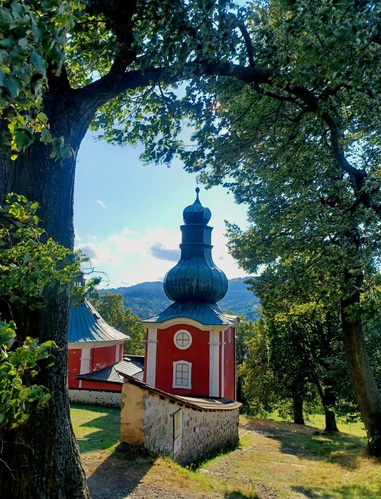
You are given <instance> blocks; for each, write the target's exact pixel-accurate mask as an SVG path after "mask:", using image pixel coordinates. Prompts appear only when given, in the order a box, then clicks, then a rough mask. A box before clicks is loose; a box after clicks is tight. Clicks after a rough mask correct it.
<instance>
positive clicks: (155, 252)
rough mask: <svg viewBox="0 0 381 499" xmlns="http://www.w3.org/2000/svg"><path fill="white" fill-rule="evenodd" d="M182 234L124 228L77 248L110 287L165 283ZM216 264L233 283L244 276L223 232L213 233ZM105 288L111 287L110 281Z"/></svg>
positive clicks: (83, 242) (160, 230)
mask: <svg viewBox="0 0 381 499" xmlns="http://www.w3.org/2000/svg"><path fill="white" fill-rule="evenodd" d="M180 243H181V233H180V231H179V230H177V231H170V230H168V229H165V228H161V227H159V228H155V229H147V230H146V231H145V232H144V233H138V232H135V231H132V230H130V229H129V228H128V227H124V228H123V229H122V230H121V231H120V232H119V233H116V234H110V235H109V236H108V237H107V238H105V239H103V240H97V241H93V240H90V241H83V240H82V241H80V242H79V244H78V245H77V247H78V248H80V249H82V250H83V251H84V253H86V254H87V255H88V256H89V257H90V259H91V265H92V266H93V267H95V269H96V270H98V271H102V272H106V273H107V275H108V277H109V280H110V282H109V286H110V287H119V286H126V285H133V284H137V283H139V282H144V281H158V280H163V278H164V276H165V274H166V273H167V272H168V271H169V270H170V269H171V268H172V267H174V265H175V264H176V262H177V261H178V258H174V255H176V254H177V255H179V254H180V253H179V250H178V248H179V244H180ZM212 244H213V250H212V255H213V260H214V262H215V263H216V265H217V266H218V267H219V268H221V269H222V270H223V271H224V272H225V274H226V275H227V277H228V278H229V279H231V278H233V277H238V276H243V275H245V273H244V272H243V271H242V270H239V269H238V267H237V264H236V262H235V261H234V260H233V258H232V257H231V256H230V255H229V254H228V252H227V248H226V239H225V237H224V236H223V233H222V232H219V231H217V230H216V231H213V233H212ZM104 284H105V285H107V282H106V280H104Z"/></svg>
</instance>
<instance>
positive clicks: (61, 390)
mask: <svg viewBox="0 0 381 499" xmlns="http://www.w3.org/2000/svg"><path fill="white" fill-rule="evenodd" d="M79 142H80V139H79V140H78V144H79ZM49 152H50V150H49V147H47V146H45V145H43V144H41V143H39V142H38V141H36V142H35V143H34V144H32V146H31V147H30V148H29V149H28V150H27V151H26V153H25V154H24V155H23V156H22V157H20V158H19V159H18V160H17V161H16V162H11V161H4V162H3V163H1V164H0V197H1V202H3V200H4V195H5V194H6V193H8V192H15V193H18V194H23V195H25V196H26V197H27V198H28V199H29V200H31V201H38V202H39V203H40V206H41V208H40V210H39V212H38V215H39V217H40V218H41V220H42V225H43V227H44V228H45V230H46V231H47V233H48V236H50V237H53V238H54V239H55V240H56V241H58V242H59V243H61V244H63V245H65V246H66V247H69V248H72V246H73V188H74V170H75V161H76V159H75V157H71V158H69V159H65V160H62V161H58V160H57V161H54V160H52V159H50V157H49ZM45 298H46V307H45V308H44V309H43V310H41V311H38V313H37V315H38V318H35V320H34V321H28V322H25V323H24V327H23V328H22V330H18V335H19V339H20V340H21V341H22V340H23V339H24V337H25V336H26V335H30V336H35V337H36V336H37V337H39V340H40V341H41V342H42V341H46V340H48V339H50V340H54V341H55V342H56V343H57V345H58V346H59V349H58V351H56V352H55V353H54V365H53V367H50V368H48V369H42V370H41V372H40V374H39V376H38V379H37V380H36V381H37V383H39V384H43V385H44V386H46V387H47V388H48V389H49V391H50V393H51V395H52V398H51V400H50V402H49V406H48V407H47V408H46V409H45V410H43V411H41V412H39V413H37V414H34V415H33V416H32V417H31V418H30V420H29V421H28V422H27V423H26V424H24V425H23V426H22V427H20V428H18V429H16V430H14V431H9V432H5V433H3V435H2V440H3V441H2V448H1V454H0V483H1V489H2V490H1V495H2V497H6V498H7V499H16V498H17V499H27V498H28V499H30V498H31V497H36V498H37V497H38V498H39V499H42V498H87V497H89V495H88V491H87V486H86V479H85V475H84V472H83V469H82V466H81V462H80V457H79V452H78V447H77V443H76V440H75V437H74V434H73V431H72V426H71V421H70V412H69V399H68V393H67V342H68V338H67V328H68V306H69V305H68V297H65V296H61V295H57V293H56V292H55V291H54V292H53V291H51V292H49V293H48V294H46V295H45ZM24 312H25V313H26V314H28V313H30V311H24ZM28 323H29V326H26V325H25V324H28Z"/></svg>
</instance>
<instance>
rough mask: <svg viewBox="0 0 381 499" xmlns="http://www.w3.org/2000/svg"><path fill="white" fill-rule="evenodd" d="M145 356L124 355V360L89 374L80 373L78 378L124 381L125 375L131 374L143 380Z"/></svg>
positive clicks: (110, 381)
mask: <svg viewBox="0 0 381 499" xmlns="http://www.w3.org/2000/svg"><path fill="white" fill-rule="evenodd" d="M143 370H144V357H143V356H141V355H136V356H135V355H132V356H131V357H124V358H123V360H121V361H120V362H117V363H116V364H112V365H111V366H108V367H105V368H104V369H99V371H94V372H93V373H89V374H80V375H79V376H76V378H77V379H86V380H89V381H102V382H103V383H105V382H106V383H119V384H122V383H123V378H124V376H131V377H134V378H136V379H138V380H140V381H143Z"/></svg>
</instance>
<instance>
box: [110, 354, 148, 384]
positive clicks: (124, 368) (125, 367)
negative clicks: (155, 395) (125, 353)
mask: <svg viewBox="0 0 381 499" xmlns="http://www.w3.org/2000/svg"><path fill="white" fill-rule="evenodd" d="M114 367H115V369H116V371H117V372H118V373H119V374H121V375H122V376H131V377H133V378H135V379H138V380H140V381H143V371H144V356H143V355H131V356H129V357H124V358H123V360H122V361H121V362H119V363H118V364H115V366H114Z"/></svg>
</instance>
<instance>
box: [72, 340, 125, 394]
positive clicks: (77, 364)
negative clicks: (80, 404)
mask: <svg viewBox="0 0 381 499" xmlns="http://www.w3.org/2000/svg"><path fill="white" fill-rule="evenodd" d="M118 350H119V357H118V359H122V358H123V344H121V345H119V344H118V345H111V346H108V347H100V348H91V350H90V368H89V372H91V373H92V372H94V371H99V370H100V369H103V368H105V367H108V366H110V365H112V364H114V363H115V362H116V352H117V351H118ZM81 356H82V349H81V348H69V352H68V385H69V388H79V380H78V379H76V376H78V375H79V374H87V373H81ZM82 383H83V382H82ZM86 383H88V382H86ZM93 384H94V386H91V387H90V386H87V387H86V388H95V389H99V390H115V389H114V388H110V385H109V384H108V383H104V385H105V386H104V387H103V384H102V383H93ZM100 385H102V386H100ZM82 388H83V385H82Z"/></svg>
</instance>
